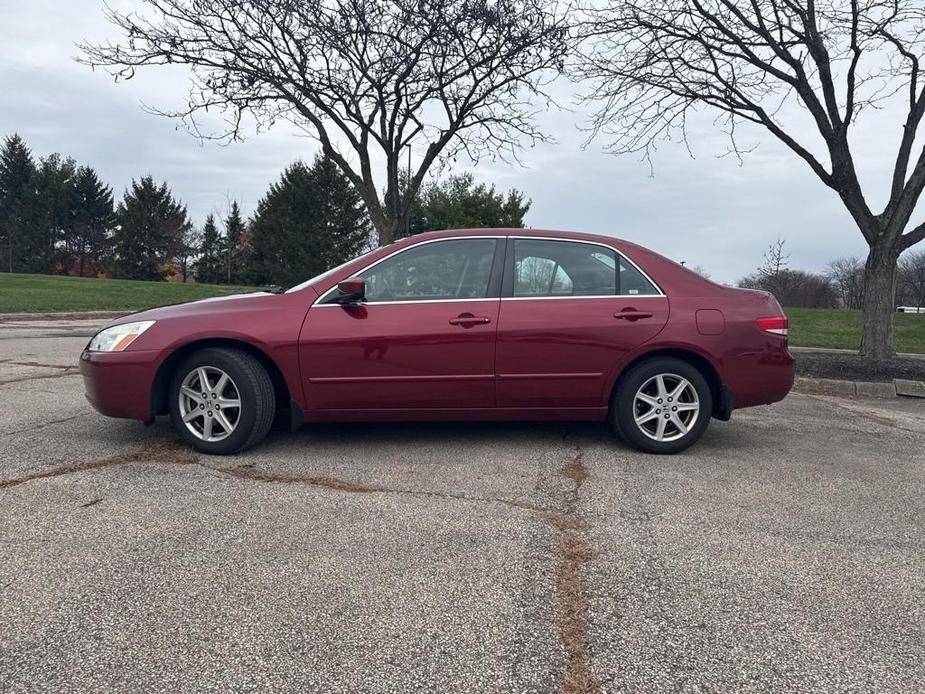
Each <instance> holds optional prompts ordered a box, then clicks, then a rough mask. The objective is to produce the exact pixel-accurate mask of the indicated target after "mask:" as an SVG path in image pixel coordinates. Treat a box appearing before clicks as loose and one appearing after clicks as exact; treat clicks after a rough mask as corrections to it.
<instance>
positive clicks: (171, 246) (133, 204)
mask: <svg viewBox="0 0 925 694" xmlns="http://www.w3.org/2000/svg"><path fill="white" fill-rule="evenodd" d="M116 221H117V224H118V226H117V229H116V232H115V235H114V242H115V243H114V246H115V248H114V250H115V273H116V276H118V277H124V278H127V279H146V280H159V279H164V277H165V275H168V274H171V271H172V268H171V267H170V266H171V264H172V263H173V262H174V260H175V258H176V255H177V252H178V251H179V249H180V246H181V244H182V239H183V235H184V234H185V233H186V231H187V229H188V228H189V224H190V223H189V220H188V219H187V215H186V207H184V206H183V205H181V204H180V203H179V202H177V201H176V200H174V198H173V195H172V194H171V192H170V190H168V188H167V184H166V183H165V184H161V185H160V186H158V185H157V184H155V182H154V179H153V178H152V177H151V176H145V177H144V178H142V179H141V180H140V181H132V187H131V189H130V190H127V191H126V192H125V196H124V197H123V199H122V202H120V203H119V208H118V209H117V210H116Z"/></svg>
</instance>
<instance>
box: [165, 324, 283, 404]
mask: <svg viewBox="0 0 925 694" xmlns="http://www.w3.org/2000/svg"><path fill="white" fill-rule="evenodd" d="M210 347H212V348H216V347H217V348H226V349H237V350H240V351H242V352H246V353H247V354H250V355H251V356H252V357H254V358H255V359H256V360H257V361H258V362H260V365H261V366H263V368H264V369H266V371H267V375H269V377H270V381H271V382H272V383H273V392H274V394H275V396H276V404H277V411H280V410H288V408H289V406H290V401H291V398H292V395H291V393H290V390H289V384H288V383H286V378H285V377H284V376H283V372H282V370H281V369H280V368H279V366H278V365H277V364H276V362H275V361H274V360H273V359H272V358H271V357H270V355H268V354H267V353H266V352H265V351H263V350H262V349H260V348H259V347H256V346H255V345H253V344H251V343H249V342H246V341H244V340H237V339H234V338H229V337H209V338H201V339H198V340H193V341H192V342H187V343H186V344H183V345H180V346H178V347H177V348H176V349H174V350H173V351H172V352H171V353H170V354H169V355H168V356H167V357H166V358H165V359H164V360H163V361H162V362H161V364H160V365H159V366H158V367H157V372H156V373H155V375H154V379H153V381H152V382H151V417H152V418H153V417H155V416H157V415H161V414H167V412H168V399H167V397H168V389H169V387H170V379H171V378H172V377H173V374H174V372H175V371H176V369H177V366H178V365H179V364H180V362H181V361H182V360H183V359H184V358H186V357H187V356H189V355H190V354H192V353H193V352H198V351H199V350H201V349H206V348H210Z"/></svg>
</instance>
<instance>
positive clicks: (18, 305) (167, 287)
mask: <svg viewBox="0 0 925 694" xmlns="http://www.w3.org/2000/svg"><path fill="white" fill-rule="evenodd" d="M247 291H252V288H251V287H239V286H227V285H220V284H180V283H174V282H138V281H134V280H99V279H93V278H89V277H62V276H58V275H25V274H15V273H14V274H12V275H11V274H9V273H0V313H58V312H69V311H137V310H140V309H145V308H151V307H154V306H163V305H165V304H179V303H182V302H184V301H193V300H195V299H205V298H207V297H210V296H222V295H225V294H238V293H241V292H247Z"/></svg>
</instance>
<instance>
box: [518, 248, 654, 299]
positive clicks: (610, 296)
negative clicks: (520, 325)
mask: <svg viewBox="0 0 925 694" xmlns="http://www.w3.org/2000/svg"><path fill="white" fill-rule="evenodd" d="M508 238H509V239H514V240H515V241H518V240H523V241H564V242H565V243H584V244H588V245H589V246H600V247H601V248H606V249H607V250H609V251H611V252H613V253H615V254H616V255H618V256H619V257H621V258H623V260H625V261H626V262H627V263H629V264H630V265H632V266H633V267H634V268H636V270H637V271H638V272H639V274H640V275H642V276H643V277H645V278H646V280H648V282H649V284H651V285H652V286H653V287H655V289H656V290H657V291H658V294H598V295H595V296H503V297H501V299H502V300H503V301H508V300H511V299H513V300H515V301H523V300H525V299H529V300H531V301H533V300H541V299H630V298H632V299H643V298H646V297H652V298H667V294H665V291H664V290H663V289H662V288H661V287H660V286H659V284H658V282H656V281H655V280H653V279H652V278H651V277H649V275H648V273H646V271H645V270H643V269H642V268H641V267H639V266H638V265H637V264H636V263H634V262H633V259H632V258H630V257H629V256H627V255H626V254H625V253H623V252H622V251H620V250H618V249H616V248H614V247H613V246H608V245H607V244H606V243H601V242H600V241H586V240H584V239H566V238H562V237H561V236H508ZM511 260H512V261H513V258H512V259H511Z"/></svg>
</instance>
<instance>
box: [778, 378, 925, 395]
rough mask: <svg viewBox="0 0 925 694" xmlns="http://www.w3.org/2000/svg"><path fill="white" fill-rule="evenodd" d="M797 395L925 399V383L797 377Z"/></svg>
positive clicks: (900, 380)
mask: <svg viewBox="0 0 925 694" xmlns="http://www.w3.org/2000/svg"><path fill="white" fill-rule="evenodd" d="M793 391H794V392H795V393H806V394H809V395H834V396H837V397H843V398H846V397H847V398H877V399H887V398H897V397H910V398H925V381H910V380H907V379H904V378H894V379H893V380H892V381H888V382H885V383H884V382H875V383H872V382H868V381H841V380H838V379H835V378H807V377H805V376H797V377H796V379H795V380H794V382H793Z"/></svg>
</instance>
